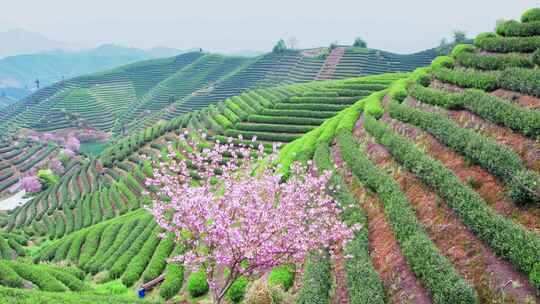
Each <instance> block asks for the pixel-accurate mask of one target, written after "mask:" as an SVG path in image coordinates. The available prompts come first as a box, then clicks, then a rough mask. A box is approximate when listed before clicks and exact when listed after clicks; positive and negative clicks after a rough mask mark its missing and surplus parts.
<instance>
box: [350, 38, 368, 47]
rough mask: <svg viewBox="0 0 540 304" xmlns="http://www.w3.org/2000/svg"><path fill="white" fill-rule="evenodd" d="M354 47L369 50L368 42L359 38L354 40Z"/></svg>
mask: <svg viewBox="0 0 540 304" xmlns="http://www.w3.org/2000/svg"><path fill="white" fill-rule="evenodd" d="M353 46H354V47H358V48H367V42H366V41H365V40H364V39H362V38H360V37H357V38H356V39H354V43H353Z"/></svg>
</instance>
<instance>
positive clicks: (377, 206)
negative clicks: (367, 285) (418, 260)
mask: <svg viewBox="0 0 540 304" xmlns="http://www.w3.org/2000/svg"><path fill="white" fill-rule="evenodd" d="M333 154H334V160H335V163H336V164H337V165H338V166H339V167H340V168H341V171H342V172H343V176H344V177H345V179H346V180H347V182H348V183H349V184H351V182H352V180H354V179H353V178H352V177H351V173H350V172H349V170H346V169H345V168H346V167H345V165H344V164H343V162H342V160H341V157H340V154H339V152H338V151H337V148H336V147H334V151H333ZM355 188H356V189H354V195H355V196H356V198H357V200H358V201H359V202H360V203H361V204H362V207H363V209H364V211H365V212H366V215H367V218H368V227H367V229H368V238H369V244H370V251H371V257H372V262H373V266H374V268H375V270H376V271H377V272H378V273H379V276H380V278H381V281H382V282H383V285H384V288H385V291H386V293H387V296H388V300H389V303H411V304H412V303H418V304H423V303H431V302H432V301H431V298H430V296H429V294H428V292H427V291H426V290H425V289H424V287H423V286H422V285H421V284H420V282H419V281H418V280H417V279H416V277H415V275H414V274H413V273H412V271H411V269H410V267H409V265H408V264H407V261H406V259H405V257H404V256H403V254H402V253H401V250H400V248H399V245H398V243H397V240H396V239H395V237H394V233H393V230H392V228H391V226H390V224H389V223H388V221H387V220H386V218H385V215H384V209H383V206H382V203H381V202H380V201H379V200H378V198H377V197H376V196H375V195H369V194H368V192H367V190H366V189H365V188H364V187H361V186H358V187H355Z"/></svg>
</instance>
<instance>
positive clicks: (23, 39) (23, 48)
mask: <svg viewBox="0 0 540 304" xmlns="http://www.w3.org/2000/svg"><path fill="white" fill-rule="evenodd" d="M0 41H2V43H1V44H0V58H2V57H7V56H14V55H20V54H31V53H38V52H44V51H50V50H58V49H61V50H67V51H76V50H80V49H82V47H81V46H77V45H75V44H70V43H65V42H60V41H55V40H52V39H49V38H47V37H46V36H44V35H42V34H39V33H34V32H31V31H27V30H24V29H13V30H9V31H5V32H0Z"/></svg>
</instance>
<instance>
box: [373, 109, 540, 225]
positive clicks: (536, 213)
mask: <svg viewBox="0 0 540 304" xmlns="http://www.w3.org/2000/svg"><path fill="white" fill-rule="evenodd" d="M382 120H383V121H384V122H386V123H387V124H388V125H390V126H391V127H392V128H393V130H394V131H395V132H397V133H398V134H400V135H402V136H404V137H406V138H408V139H409V140H411V141H412V142H415V143H416V144H420V145H421V147H422V148H424V149H425V152H426V154H428V155H429V156H430V157H432V158H433V159H436V160H438V161H440V162H441V163H443V164H444V166H445V167H446V168H448V169H449V170H451V171H452V172H453V173H454V175H456V176H457V177H458V178H459V179H460V180H461V181H462V182H463V183H464V184H466V185H469V186H470V187H471V188H473V190H475V191H476V192H477V193H478V194H479V195H480V196H481V197H482V198H483V199H484V200H485V201H486V202H487V203H488V204H489V206H490V207H491V208H493V209H494V210H496V211H497V212H498V213H500V214H502V215H504V216H505V217H507V218H510V219H512V220H514V221H515V222H517V223H519V224H521V225H523V226H525V227H526V228H527V229H529V230H531V231H534V232H535V233H538V234H540V207H539V206H536V205H529V206H517V205H516V204H515V203H514V202H513V201H512V200H511V199H510V197H508V195H507V193H506V191H505V188H504V185H503V184H502V183H501V182H500V181H499V180H498V179H496V178H495V177H494V176H493V175H491V174H490V173H489V172H487V171H486V170H484V169H483V168H482V167H480V166H478V165H474V164H472V163H470V162H469V161H467V160H466V159H465V158H464V157H462V156H461V155H459V154H458V153H456V152H454V151H453V150H451V149H450V148H448V147H446V146H445V145H444V144H442V143H441V142H439V141H438V140H437V139H436V138H435V137H433V136H432V135H431V134H429V133H428V132H426V131H424V130H422V129H420V128H417V127H414V126H412V125H409V124H406V123H403V122H400V121H397V120H395V119H392V118H390V117H389V116H388V115H385V116H384V117H383V119H382Z"/></svg>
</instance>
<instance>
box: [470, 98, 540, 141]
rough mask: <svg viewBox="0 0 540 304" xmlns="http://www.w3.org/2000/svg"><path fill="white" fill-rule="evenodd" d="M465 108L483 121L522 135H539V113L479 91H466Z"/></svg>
mask: <svg viewBox="0 0 540 304" xmlns="http://www.w3.org/2000/svg"><path fill="white" fill-rule="evenodd" d="M463 102H464V104H465V107H466V108H467V109H469V110H471V111H472V112H474V113H475V114H477V115H479V116H481V117H483V118H484V119H486V120H488V121H491V122H493V123H496V124H500V125H504V126H506V127H507V128H510V129H512V130H514V131H517V132H520V133H522V134H525V135H528V136H531V137H536V136H538V135H540V113H539V112H537V111H531V110H529V109H526V108H523V107H521V106H518V105H515V104H512V103H509V102H507V101H505V100H502V99H500V98H498V97H496V96H493V95H491V94H487V93H485V92H483V91H480V90H467V91H465V93H464V94H463Z"/></svg>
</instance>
